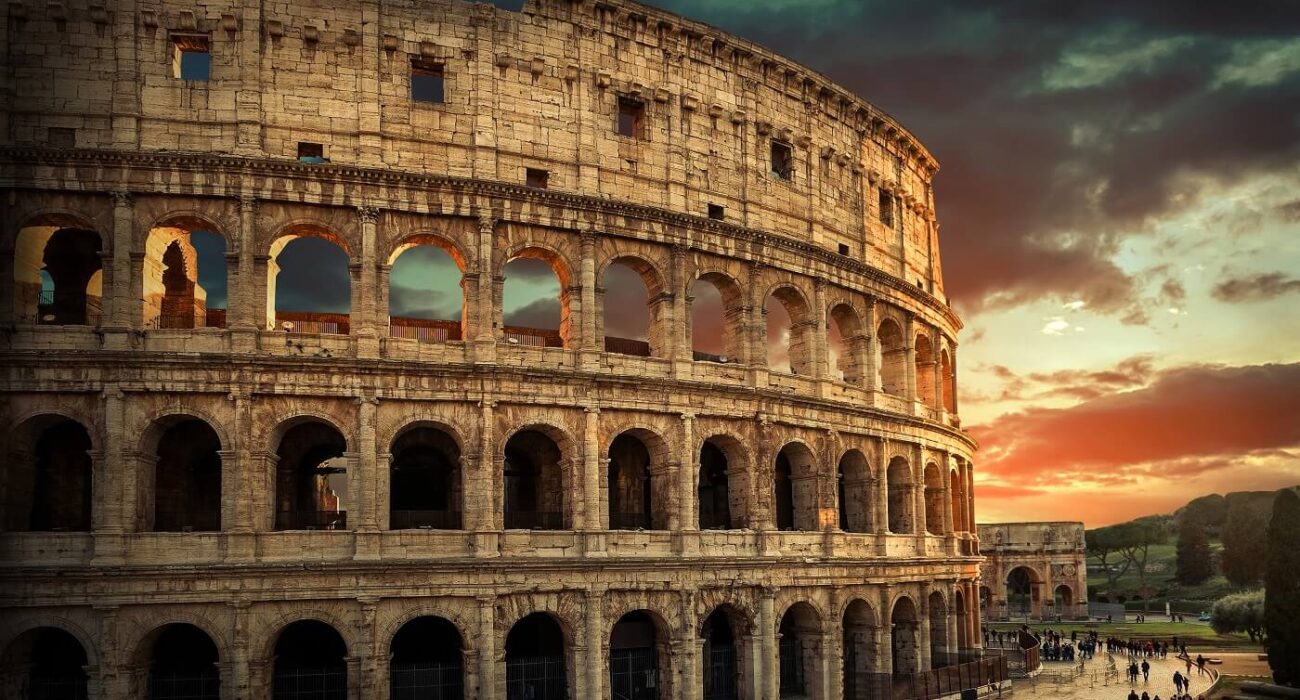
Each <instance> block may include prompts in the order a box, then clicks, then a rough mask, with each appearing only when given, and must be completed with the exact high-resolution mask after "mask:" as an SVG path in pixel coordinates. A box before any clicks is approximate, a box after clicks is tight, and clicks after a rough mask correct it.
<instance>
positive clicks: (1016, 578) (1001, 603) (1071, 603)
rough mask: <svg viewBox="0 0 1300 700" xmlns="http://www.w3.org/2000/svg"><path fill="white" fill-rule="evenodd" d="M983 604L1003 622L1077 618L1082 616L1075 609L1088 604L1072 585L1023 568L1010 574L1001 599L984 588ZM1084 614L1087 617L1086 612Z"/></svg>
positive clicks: (1030, 568)
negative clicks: (1077, 594) (1009, 620)
mask: <svg viewBox="0 0 1300 700" xmlns="http://www.w3.org/2000/svg"><path fill="white" fill-rule="evenodd" d="M980 600H981V604H982V605H983V606H984V609H985V610H986V611H987V613H988V614H989V615H991V616H996V617H998V618H1000V619H1016V618H1023V619H1027V618H1045V617H1047V616H1050V615H1062V616H1065V617H1074V616H1076V615H1078V614H1080V611H1078V610H1076V609H1075V608H1076V606H1079V605H1084V606H1086V604H1087V601H1086V600H1082V599H1080V598H1078V597H1077V596H1076V595H1075V591H1074V587H1073V586H1071V585H1070V584H1069V583H1055V582H1049V581H1048V580H1047V579H1046V578H1045V577H1044V576H1043V574H1041V573H1039V571H1038V570H1037V569H1036V568H1035V567H1033V566H1024V565H1022V566H1016V567H1013V568H1012V569H1011V570H1010V571H1008V572H1007V575H1006V577H1005V579H1004V580H1002V581H1001V586H1000V590H999V594H998V595H995V594H994V592H993V589H992V588H990V587H989V586H981V587H980ZM1049 614H1050V615H1049ZM1082 614H1085V615H1086V610H1085V611H1083V613H1082Z"/></svg>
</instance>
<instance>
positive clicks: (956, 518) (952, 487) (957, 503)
mask: <svg viewBox="0 0 1300 700" xmlns="http://www.w3.org/2000/svg"><path fill="white" fill-rule="evenodd" d="M962 486H963V484H962V483H961V474H960V473H959V472H958V471H957V470H956V469H953V470H951V471H950V472H949V473H948V496H949V497H950V499H951V500H952V519H953V526H952V530H953V531H954V532H966V531H967V527H966V512H965V509H964V508H963V507H962V505H963V504H964V503H965V502H966V501H965V496H964V490H963V488H962Z"/></svg>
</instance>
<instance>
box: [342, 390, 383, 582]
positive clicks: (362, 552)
mask: <svg viewBox="0 0 1300 700" xmlns="http://www.w3.org/2000/svg"><path fill="white" fill-rule="evenodd" d="M367 393H369V392H367ZM378 410H379V399H378V397H375V396H373V395H366V396H362V397H361V398H359V399H358V408H357V437H356V444H357V459H356V471H355V472H354V473H353V474H351V475H349V479H348V484H349V486H351V487H352V488H353V491H352V494H353V496H352V500H353V502H354V503H355V504H356V506H357V509H358V510H359V511H360V512H359V513H357V515H358V516H359V517H358V518H357V521H356V524H355V525H353V526H352V527H351V528H350V529H352V530H355V531H356V532H357V540H356V554H355V556H356V558H357V559H365V560H369V559H378V558H379V555H380V552H379V519H378V513H379V508H380V507H381V506H380V503H379V499H378V497H377V489H376V486H377V485H378V482H379V479H378V474H377V473H376V472H377V470H378V460H377V457H378V452H379V450H378V448H377V447H376V445H375V439H376V435H375V430H376V425H375V424H376V418H375V414H376V413H378Z"/></svg>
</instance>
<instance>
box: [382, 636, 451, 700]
mask: <svg viewBox="0 0 1300 700" xmlns="http://www.w3.org/2000/svg"><path fill="white" fill-rule="evenodd" d="M462 646H463V641H462V639H461V636H460V631H459V630H457V629H456V625H454V624H452V623H451V622H450V621H448V620H445V619H443V618H441V617H436V616H433V615H426V616H423V617H417V618H415V619H414V620H411V621H410V622H407V623H406V624H404V625H402V628H401V629H399V630H397V634H395V635H393V641H392V644H391V645H390V646H389V650H388V687H389V697H390V698H392V700H461V699H462V698H463V697H464V696H465V663H464V652H463V651H462Z"/></svg>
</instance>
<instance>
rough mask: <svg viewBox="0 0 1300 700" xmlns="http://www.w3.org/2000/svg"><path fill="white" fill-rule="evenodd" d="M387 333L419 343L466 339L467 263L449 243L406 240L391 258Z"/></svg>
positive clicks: (433, 238)
mask: <svg viewBox="0 0 1300 700" xmlns="http://www.w3.org/2000/svg"><path fill="white" fill-rule="evenodd" d="M389 265H391V266H392V268H391V269H390V270H389V272H388V335H389V336H391V337H393V338H408V339H411V340H417V341H419V342H421V343H445V342H447V341H454V340H464V338H465V327H464V323H465V293H464V289H463V285H464V273H465V261H464V259H463V258H462V257H461V255H460V252H459V251H458V250H456V247H455V246H453V245H452V244H451V243H450V242H449V241H447V240H445V239H442V238H439V237H437V236H432V235H427V234H426V235H419V236H413V237H411V238H409V239H407V240H406V241H405V242H404V243H403V244H402V245H401V246H399V247H398V248H397V250H395V251H393V254H392V256H390V257H389Z"/></svg>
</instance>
